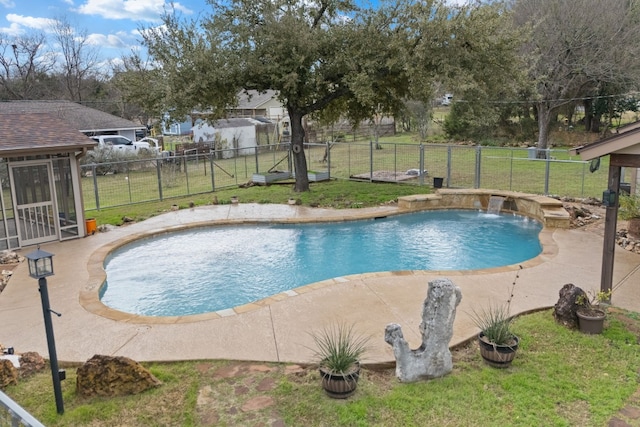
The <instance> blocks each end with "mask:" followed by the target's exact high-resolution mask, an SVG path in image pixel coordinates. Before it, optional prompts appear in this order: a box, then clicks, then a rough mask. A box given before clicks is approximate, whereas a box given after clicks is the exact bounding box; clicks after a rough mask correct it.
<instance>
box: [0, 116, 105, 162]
mask: <svg viewBox="0 0 640 427" xmlns="http://www.w3.org/2000/svg"><path fill="white" fill-rule="evenodd" d="M96 144H97V143H96V141H94V140H92V139H91V138H89V137H87V136H86V135H84V134H82V133H80V132H78V131H77V130H75V129H72V128H70V127H69V124H68V123H67V122H66V121H64V120H61V119H59V118H57V117H55V116H53V115H51V114H45V113H22V114H0V156H20V155H25V154H33V153H34V152H38V153H40V154H42V153H61V152H67V151H81V150H83V149H91V148H93V147H95V146H96Z"/></svg>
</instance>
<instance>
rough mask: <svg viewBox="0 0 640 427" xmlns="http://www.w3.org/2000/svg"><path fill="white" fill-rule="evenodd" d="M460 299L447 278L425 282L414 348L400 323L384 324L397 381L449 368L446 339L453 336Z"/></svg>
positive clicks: (438, 374)
mask: <svg viewBox="0 0 640 427" xmlns="http://www.w3.org/2000/svg"><path fill="white" fill-rule="evenodd" d="M461 300H462V292H461V291H460V288H458V287H457V286H455V285H454V284H453V282H452V281H451V280H450V279H447V278H441V279H436V280H433V281H431V282H429V289H428V291H427V298H426V299H425V300H424V304H423V306H422V322H421V323H420V333H421V335H422V345H421V346H420V347H419V348H417V349H415V350H411V349H410V348H409V344H408V343H407V341H406V340H405V339H404V336H403V334H402V328H401V326H400V325H398V324H396V323H391V324H389V325H387V327H386V328H385V336H384V340H385V341H386V342H387V343H388V344H389V345H391V346H392V347H393V353H394V355H395V358H396V376H397V377H398V379H399V380H400V381H402V382H415V381H419V380H422V379H432V378H439V377H443V376H445V375H447V374H448V373H450V372H451V370H452V369H453V361H452V358H451V351H449V342H450V341H451V337H452V336H453V321H454V320H455V317H456V307H457V306H458V304H460V301H461Z"/></svg>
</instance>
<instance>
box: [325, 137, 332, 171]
mask: <svg viewBox="0 0 640 427" xmlns="http://www.w3.org/2000/svg"><path fill="white" fill-rule="evenodd" d="M326 144H327V148H326V150H327V172H329V179H331V143H330V142H329V141H327V142H326Z"/></svg>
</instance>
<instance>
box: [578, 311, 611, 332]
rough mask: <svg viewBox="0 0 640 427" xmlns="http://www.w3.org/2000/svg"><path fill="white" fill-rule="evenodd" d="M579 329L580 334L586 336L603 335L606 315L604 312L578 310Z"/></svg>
mask: <svg viewBox="0 0 640 427" xmlns="http://www.w3.org/2000/svg"><path fill="white" fill-rule="evenodd" d="M576 315H577V316H578V327H579V328H580V332H584V333H585V334H601V333H602V330H603V329H604V319H605V317H606V313H605V312H604V311H602V310H599V309H595V308H591V309H589V310H588V311H586V310H577V311H576Z"/></svg>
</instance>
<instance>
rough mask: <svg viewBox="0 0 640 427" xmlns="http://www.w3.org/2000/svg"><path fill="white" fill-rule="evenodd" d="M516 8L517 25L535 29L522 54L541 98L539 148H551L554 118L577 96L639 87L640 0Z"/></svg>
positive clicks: (546, 1)
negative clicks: (601, 90)
mask: <svg viewBox="0 0 640 427" xmlns="http://www.w3.org/2000/svg"><path fill="white" fill-rule="evenodd" d="M513 10H514V19H515V23H516V25H517V26H522V27H525V26H526V27H530V28H531V31H532V34H531V37H530V38H529V40H528V42H527V43H525V44H523V51H522V53H523V58H524V59H525V60H526V61H527V62H528V64H529V67H528V70H529V76H530V79H531V80H532V81H533V82H534V84H535V89H536V94H537V95H536V99H535V101H534V102H535V107H536V113H537V120H538V144H537V146H538V148H540V149H544V148H547V145H548V141H549V129H550V127H551V123H552V121H553V118H554V117H555V115H556V114H557V113H558V112H559V110H560V109H561V108H562V107H563V106H565V105H567V104H570V103H572V102H574V101H575V99H574V96H576V94H590V95H591V94H598V90H599V89H598V88H604V87H605V86H608V85H611V86H614V87H616V88H617V89H618V90H629V89H636V88H637V82H638V77H640V73H639V71H640V45H639V44H638V43H637V35H638V34H639V33H640V19H639V18H640V16H639V15H638V12H639V10H638V5H637V2H630V1H628V0H610V1H606V2H599V1H592V0H571V1H566V0H516V1H515V3H514V8H513ZM607 95H609V94H607Z"/></svg>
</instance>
